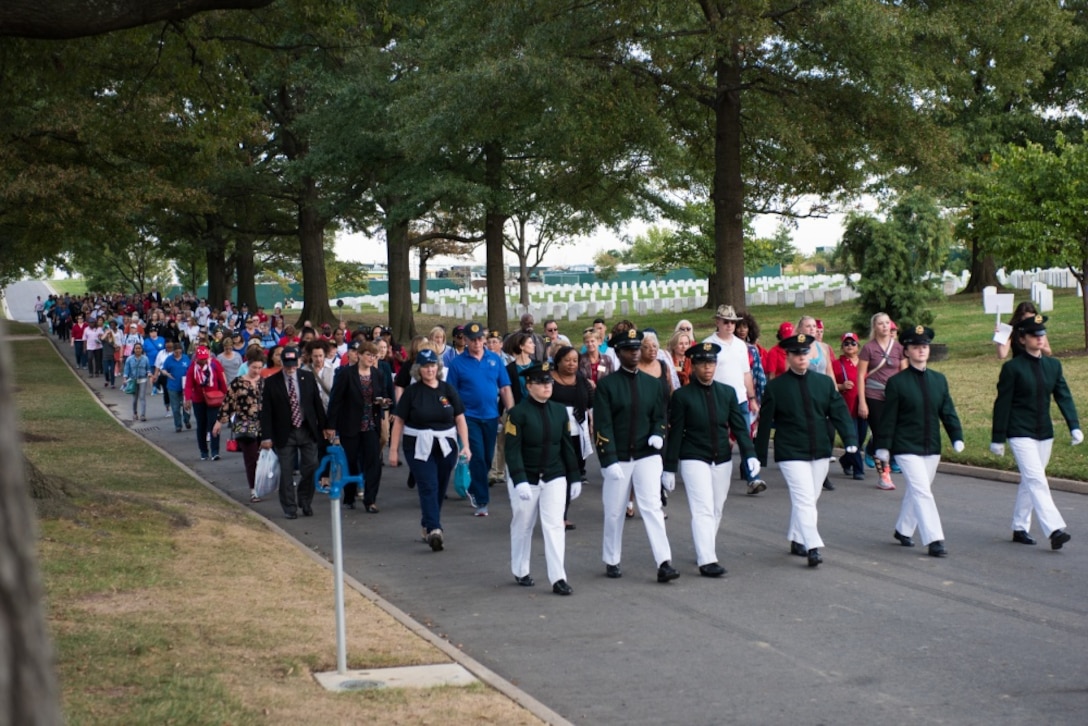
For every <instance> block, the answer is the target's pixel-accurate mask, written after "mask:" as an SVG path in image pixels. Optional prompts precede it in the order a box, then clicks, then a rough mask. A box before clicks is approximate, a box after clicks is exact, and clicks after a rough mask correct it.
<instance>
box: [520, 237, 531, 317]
mask: <svg viewBox="0 0 1088 726" xmlns="http://www.w3.org/2000/svg"><path fill="white" fill-rule="evenodd" d="M528 257H529V256H528V255H527V254H525V252H524V251H519V252H518V276H519V277H520V278H521V280H520V282H519V284H518V291H519V294H518V301H519V302H520V303H521V304H522V305H524V306H525V307H526V308H528V307H529V259H528Z"/></svg>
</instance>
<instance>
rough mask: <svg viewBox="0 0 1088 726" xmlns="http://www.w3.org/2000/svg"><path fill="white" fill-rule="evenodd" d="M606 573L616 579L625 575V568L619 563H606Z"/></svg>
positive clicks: (606, 575)
mask: <svg viewBox="0 0 1088 726" xmlns="http://www.w3.org/2000/svg"><path fill="white" fill-rule="evenodd" d="M604 575H605V577H611V578H612V579H613V580H615V579H616V578H617V577H623V570H621V569H620V566H619V565H605V566H604Z"/></svg>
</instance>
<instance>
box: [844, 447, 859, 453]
mask: <svg viewBox="0 0 1088 726" xmlns="http://www.w3.org/2000/svg"><path fill="white" fill-rule="evenodd" d="M846 453H847V454H856V453H858V447H856V446H847V447H846Z"/></svg>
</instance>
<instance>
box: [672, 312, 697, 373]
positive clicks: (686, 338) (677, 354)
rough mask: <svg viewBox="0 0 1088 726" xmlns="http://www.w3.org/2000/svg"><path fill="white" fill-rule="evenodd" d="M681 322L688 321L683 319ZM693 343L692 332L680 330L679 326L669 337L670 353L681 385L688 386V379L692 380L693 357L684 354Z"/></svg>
mask: <svg viewBox="0 0 1088 726" xmlns="http://www.w3.org/2000/svg"><path fill="white" fill-rule="evenodd" d="M680 322H681V323H683V322H686V321H684V320H681V321H680ZM689 327H690V326H689ZM691 343H692V337H691V333H689V332H687V331H684V330H680V329H679V327H677V331H676V332H675V333H673V334H672V337H671V338H669V344H668V349H669V355H671V356H672V364H673V366H674V367H675V368H676V377H677V378H679V379H680V385H681V386H686V385H687V384H688V381H690V380H691V358H688V357H687V356H686V355H684V354H685V353H686V352H687V349H688V348H690V347H691Z"/></svg>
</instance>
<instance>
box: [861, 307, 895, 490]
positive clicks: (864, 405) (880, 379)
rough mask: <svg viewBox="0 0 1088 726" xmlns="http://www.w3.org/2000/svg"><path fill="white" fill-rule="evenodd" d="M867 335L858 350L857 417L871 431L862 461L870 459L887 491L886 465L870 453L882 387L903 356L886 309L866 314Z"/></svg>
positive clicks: (876, 430) (877, 428)
mask: <svg viewBox="0 0 1088 726" xmlns="http://www.w3.org/2000/svg"><path fill="white" fill-rule="evenodd" d="M869 335H870V336H871V337H870V338H869V342H867V343H866V344H865V345H863V346H862V348H861V352H860V353H859V354H858V418H863V419H866V420H867V421H868V422H869V430H870V431H872V436H871V437H870V439H869V443H868V444H866V445H865V463H866V464H867V465H868V464H869V462H870V461H873V465H874V466H875V467H876V470H877V472H878V473H879V474H880V480H879V481H878V482H877V486H878V487H879V488H881V489H884V490H886V491H891V490H892V489H895V484H893V483H892V477H891V472H890V471H889V470H888V469H889V467H885V466H884V465H883V463H877V462H875V460H873V454H874V453H875V451H876V438H877V436H878V435H879V431H880V415H881V413H882V412H883V411H884V387H885V386H886V385H887V383H888V379H890V378H891V377H892V376H894V375H895V374H896V373H898V372H899V371H901V370H903V368H905V367H906V366H907V359H906V358H905V357H904V356H903V346H902V345H900V344H899V341H897V340H896V339H895V337H894V336H893V335H892V319H891V318H890V317H888V314H887V313H876V314H875V315H873V317H872V318H870V320H869ZM859 443H860V442H859ZM892 466H893V467H894V464H893V465H892ZM892 470H893V471H894V469H892Z"/></svg>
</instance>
